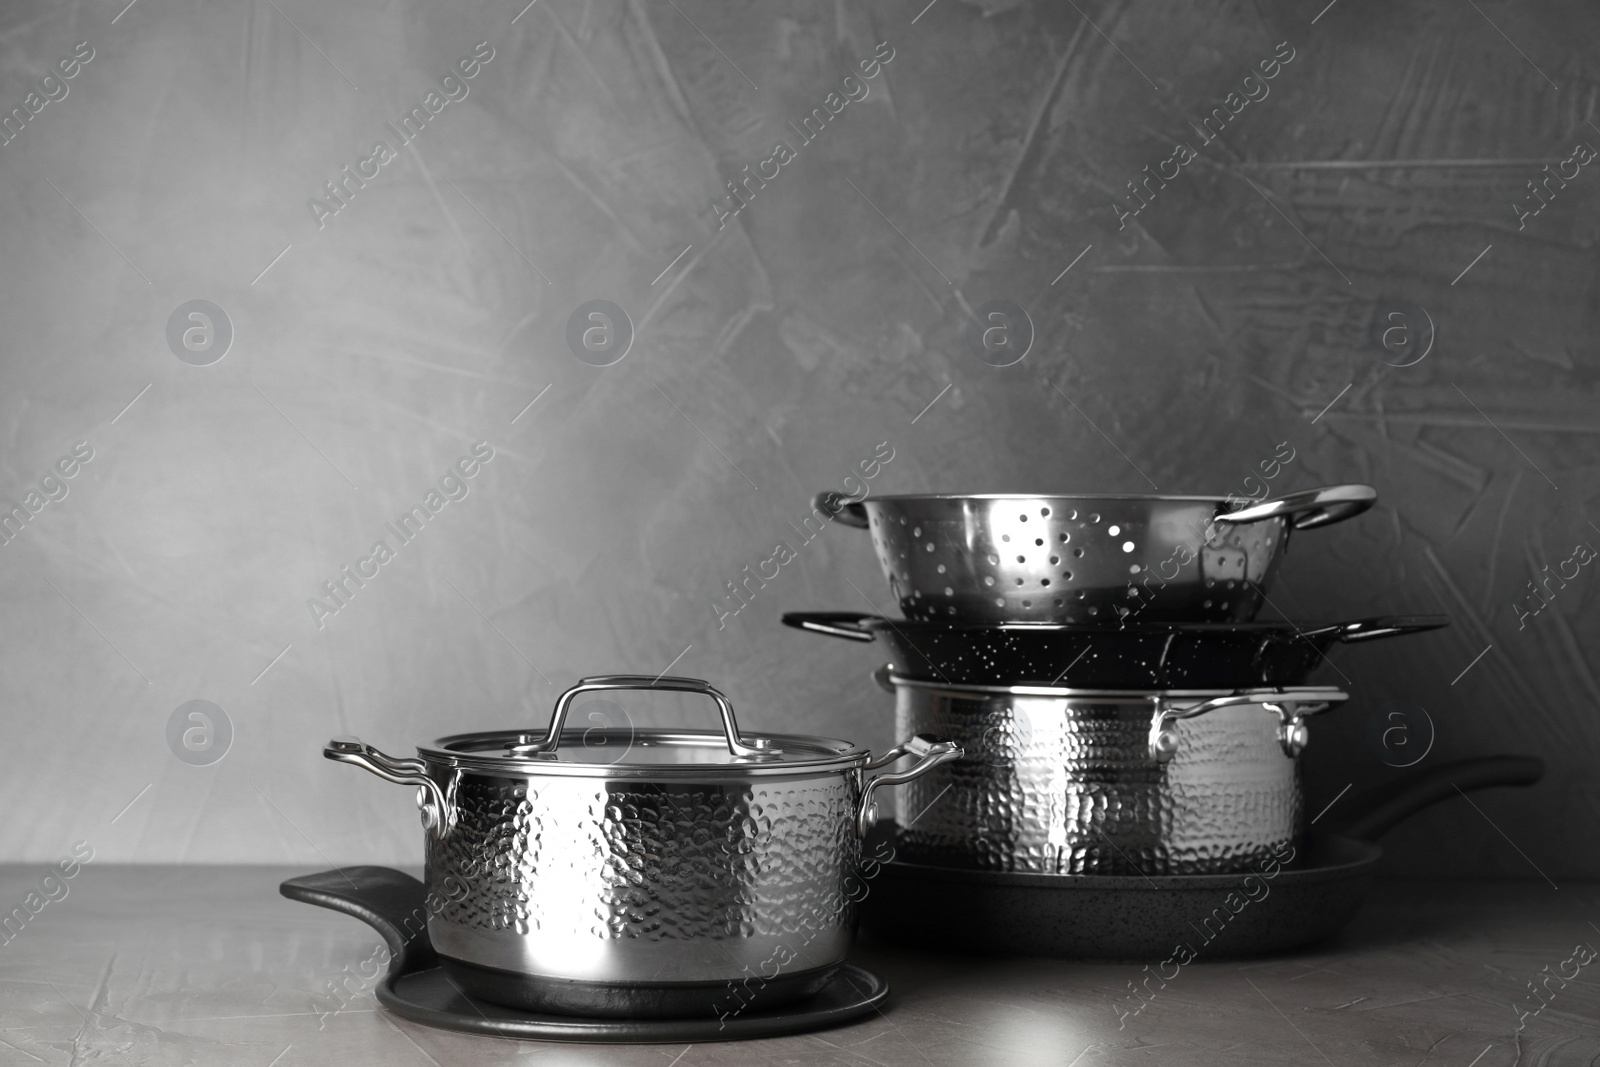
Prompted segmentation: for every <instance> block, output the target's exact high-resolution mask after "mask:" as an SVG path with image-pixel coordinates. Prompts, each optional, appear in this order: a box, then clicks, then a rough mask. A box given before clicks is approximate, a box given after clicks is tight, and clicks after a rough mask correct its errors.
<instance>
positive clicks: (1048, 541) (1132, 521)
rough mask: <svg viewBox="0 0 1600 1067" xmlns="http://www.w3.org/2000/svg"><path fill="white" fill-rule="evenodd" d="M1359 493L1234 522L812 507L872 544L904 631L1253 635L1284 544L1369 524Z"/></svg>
mask: <svg viewBox="0 0 1600 1067" xmlns="http://www.w3.org/2000/svg"><path fill="white" fill-rule="evenodd" d="M1376 498H1377V493H1376V492H1375V491H1374V490H1373V489H1372V487H1370V486H1366V485H1336V486H1328V487H1325V488H1322V489H1309V490H1306V491H1305V492H1301V493H1294V494H1291V495H1288V496H1284V497H1281V498H1278V499H1276V500H1267V501H1263V502H1262V503H1259V504H1254V505H1252V506H1249V507H1245V508H1242V509H1237V510H1235V509H1232V508H1231V507H1230V500H1229V499H1228V498H1226V497H1210V496H1028V495H1015V494H984V495H977V496H946V495H916V496H884V497H876V498H874V499H871V500H863V501H851V500H848V499H846V498H844V497H841V496H840V495H839V494H838V493H820V494H818V496H817V497H816V500H815V505H816V507H817V508H818V509H820V510H822V511H824V512H826V513H828V514H831V515H833V516H834V517H835V518H837V519H838V520H839V521H840V522H843V523H844V524H845V525H847V526H857V527H860V528H862V529H867V530H870V531H871V533H872V544H873V548H874V549H876V550H877V553H878V563H879V564H880V565H881V566H882V568H883V573H884V576H885V577H886V578H888V580H889V587H890V589H891V590H893V592H894V595H895V597H896V598H898V599H899V601H900V609H901V611H903V612H904V613H905V616H906V618H908V619H921V620H929V621H932V620H939V621H945V622H964V623H978V624H983V625H990V624H994V623H1015V622H1037V623H1078V624H1116V623H1117V622H1119V621H1122V622H1129V621H1139V622H1248V621H1250V620H1251V619H1254V618H1255V616H1256V612H1258V611H1259V610H1260V608H1261V605H1262V603H1263V601H1264V597H1265V592H1264V591H1265V589H1266V587H1267V586H1268V585H1269V583H1270V582H1271V579H1272V574H1273V571H1274V570H1275V569H1276V567H1277V563H1278V560H1279V559H1280V557H1281V556H1282V555H1283V551H1284V548H1285V546H1286V545H1287V544H1288V540H1289V532H1290V530H1291V529H1293V530H1309V529H1313V528H1315V527H1318V526H1327V525H1330V524H1332V523H1335V522H1339V521H1341V520H1343V519H1347V518H1350V517H1351V516H1353V515H1358V514H1360V513H1361V512H1363V511H1366V510H1367V509H1368V508H1370V507H1371V506H1372V503H1373V501H1374V500H1375V499H1376Z"/></svg>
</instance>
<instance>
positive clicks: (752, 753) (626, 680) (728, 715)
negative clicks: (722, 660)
mask: <svg viewBox="0 0 1600 1067" xmlns="http://www.w3.org/2000/svg"><path fill="white" fill-rule="evenodd" d="M616 689H655V690H664V691H667V692H677V693H701V694H704V695H705V696H708V697H710V698H711V699H712V700H714V701H716V704H717V710H718V711H720V712H721V713H722V735H723V737H724V738H725V739H726V740H727V742H728V753H729V754H730V755H733V756H743V757H746V758H753V759H772V758H774V757H777V756H781V755H783V749H781V748H779V747H778V746H777V745H774V744H773V743H772V742H771V741H768V740H765V739H761V738H757V739H753V740H750V741H745V740H744V739H743V738H742V737H740V736H739V723H738V721H737V720H735V719H734V717H733V705H732V704H730V703H729V702H728V698H727V697H726V696H723V694H722V693H721V691H720V690H718V689H717V688H716V687H715V686H713V685H712V684H711V683H710V682H707V681H704V680H703V679H700V678H680V677H676V676H674V675H660V676H658V677H655V678H652V677H650V676H649V675H648V674H602V675H597V676H595V677H593V678H583V679H580V680H579V681H578V684H577V685H575V686H573V687H572V688H571V689H568V690H567V691H566V692H565V693H562V694H561V696H560V697H559V698H557V700H556V708H555V711H554V712H553V713H552V714H551V716H550V729H549V731H548V732H547V733H546V734H545V736H544V738H543V739H542V740H538V741H529V742H527V743H525V744H516V743H513V744H508V745H507V746H506V752H507V754H508V755H513V756H534V755H538V754H540V753H547V752H554V751H555V750H556V749H557V748H558V747H559V746H560V744H561V729H562V727H563V726H565V725H566V722H567V712H568V711H569V710H570V709H571V707H572V702H573V700H574V699H576V698H577V697H578V696H579V695H581V694H583V693H600V692H606V691H609V690H616Z"/></svg>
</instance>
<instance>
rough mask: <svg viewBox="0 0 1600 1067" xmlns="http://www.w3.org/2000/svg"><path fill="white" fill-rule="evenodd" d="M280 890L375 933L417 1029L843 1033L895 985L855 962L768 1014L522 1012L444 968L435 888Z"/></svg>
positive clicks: (350, 875)
mask: <svg viewBox="0 0 1600 1067" xmlns="http://www.w3.org/2000/svg"><path fill="white" fill-rule="evenodd" d="M278 892H280V893H282V894H283V895H284V896H286V897H288V898H289V899H290V900H299V901H304V902H305V903H307V904H314V905H316V906H317V907H319V908H331V909H332V910H334V911H340V912H344V913H345V914H346V915H352V916H354V917H355V918H357V919H360V920H361V921H362V922H364V923H366V924H367V925H368V926H370V927H372V928H373V929H374V930H376V931H377V932H378V933H379V934H380V935H382V937H383V939H384V941H386V942H387V943H388V947H389V953H390V955H389V970H388V973H387V974H385V975H383V976H382V977H375V979H374V980H375V982H376V986H375V989H374V991H375V992H376V994H377V998H378V1003H380V1004H382V1005H383V1006H384V1007H385V1008H388V1009H389V1010H390V1011H392V1012H394V1013H395V1014H396V1015H399V1016H402V1017H404V1018H407V1019H410V1020H412V1021H413V1022H419V1023H424V1024H426V1025H428V1026H437V1027H440V1028H441V1029H445V1030H460V1031H464V1032H466V1033H474V1034H489V1035H492V1036H495V1037H503V1038H517V1039H520V1040H533V1041H592V1042H600V1043H621V1044H702V1043H705V1042H710V1041H735V1040H741V1039H745V1038H759V1037H777V1036H779V1035H781V1034H798V1033H805V1032H806V1031H810V1030H823V1029H826V1028H828V1027H832V1026H839V1025H841V1024H842V1023H846V1022H849V1021H850V1020H852V1019H856V1018H859V1017H861V1016H863V1015H870V1014H872V1013H874V1012H881V1010H882V1007H881V1006H882V1004H883V1001H884V998H885V997H887V996H888V995H889V984H888V983H887V982H885V981H884V980H883V979H882V978H880V977H878V976H877V975H876V974H873V973H872V972H871V971H869V970H867V969H866V968H864V967H859V966H857V965H855V964H853V963H846V964H845V965H844V966H843V967H841V968H840V969H839V971H838V973H837V974H835V976H834V977H833V978H832V979H831V980H830V981H829V982H828V984H827V985H826V986H824V987H823V988H822V990H821V991H820V992H818V993H817V995H816V996H814V997H812V998H810V999H809V1000H805V1001H802V1002H800V1003H798V1004H791V1005H786V1006H783V1007H779V1008H770V1009H767V1010H764V1011H755V1010H751V1011H731V1012H726V1013H724V1014H723V1015H722V1016H721V1017H709V1016H704V1017H696V1018H689V1019H597V1018H586V1017H584V1016H579V1015H556V1014H553V1013H542V1012H528V1011H518V1010H516V1009H515V1008H503V1007H501V1006H499V1005H498V1004H491V1003H490V1002H488V1001H486V1000H478V999H476V998H475V997H472V996H469V995H468V994H466V993H465V992H463V991H462V990H461V988H460V987H458V986H457V985H456V984H455V982H454V981H453V980H452V979H451V978H450V976H449V975H448V974H447V973H445V971H443V970H442V969H440V967H439V957H438V955H437V954H436V953H435V952H434V950H433V945H432V943H431V942H430V941H429V940H428V931H427V927H426V926H425V925H423V924H424V922H425V920H426V917H427V915H428V914H429V907H428V898H427V893H426V887H424V886H423V884H422V883H421V882H419V881H417V879H415V878H413V877H412V876H411V875H409V874H406V873H404V872H403V871H397V870H394V869H393V868H390V867H345V868H343V869H339V868H335V869H334V870H331V871H322V872H320V873H318V874H306V875H301V876H300V877H298V878H290V879H289V880H288V881H286V882H284V883H283V884H282V885H280V886H279V887H278ZM347 970H348V968H347ZM355 977H357V978H358V979H359V978H362V977H365V976H363V975H355ZM348 981H349V979H348V978H346V983H347V985H348ZM729 986H730V988H731V987H732V983H729ZM732 1003H737V1001H732ZM341 1010H342V1009H341Z"/></svg>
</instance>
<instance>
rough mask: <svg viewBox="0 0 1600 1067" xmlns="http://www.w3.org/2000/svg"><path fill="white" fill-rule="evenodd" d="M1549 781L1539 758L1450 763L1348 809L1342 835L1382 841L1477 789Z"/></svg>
mask: <svg viewBox="0 0 1600 1067" xmlns="http://www.w3.org/2000/svg"><path fill="white" fill-rule="evenodd" d="M1543 777H1544V760H1542V759H1540V758H1539V757H1537V756H1482V757H1479V758H1477V759H1464V760H1457V761H1456V762H1454V763H1444V764H1441V765H1439V766H1437V767H1432V768H1430V769H1428V770H1426V771H1417V772H1415V773H1412V774H1408V775H1406V776H1405V777H1404V778H1402V779H1400V780H1399V781H1397V782H1388V783H1385V784H1384V785H1380V786H1375V787H1373V788H1371V789H1368V790H1366V791H1365V792H1363V793H1360V794H1358V795H1357V796H1355V797H1353V798H1352V799H1351V800H1350V802H1349V803H1348V804H1347V805H1346V806H1345V809H1344V811H1343V813H1342V814H1343V819H1341V820H1340V822H1338V823H1336V824H1335V827H1336V832H1337V833H1340V834H1343V835H1344V836H1346V837H1354V838H1357V839H1359V840H1362V841H1376V840H1377V839H1378V838H1380V837H1382V836H1383V835H1384V834H1386V833H1388V832H1389V831H1390V830H1392V829H1394V828H1395V827H1396V826H1398V825H1400V824H1401V823H1402V822H1405V821H1406V820H1407V819H1409V818H1411V816H1413V815H1415V814H1416V813H1417V812H1419V811H1421V810H1422V809H1424V808H1427V807H1431V806H1432V805H1434V804H1437V803H1438V802H1439V801H1441V800H1449V799H1450V798H1451V797H1454V796H1458V795H1460V794H1461V793H1465V792H1467V791H1469V790H1474V789H1491V788H1493V787H1495V786H1502V785H1533V784H1534V783H1536V782H1538V781H1539V780H1540V779H1541V778H1543Z"/></svg>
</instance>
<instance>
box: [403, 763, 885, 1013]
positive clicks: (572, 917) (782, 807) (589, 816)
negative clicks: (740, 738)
mask: <svg viewBox="0 0 1600 1067" xmlns="http://www.w3.org/2000/svg"><path fill="white" fill-rule="evenodd" d="M435 771H436V772H438V773H440V774H441V775H445V774H448V773H450V772H449V771H447V769H445V768H443V767H436V768H435ZM860 796H861V781H860V774H859V772H857V771H851V772H848V773H831V774H826V775H817V774H814V773H813V774H811V775H809V776H792V777H785V776H777V777H767V778H757V779H752V780H749V781H746V782H743V783H738V784H707V783H696V782H676V783H672V782H669V783H650V782H638V781H628V780H607V779H601V778H580V777H556V776H550V777H531V778H529V777H520V776H506V777H500V776H493V775H489V774H483V773H474V772H462V773H461V777H460V779H459V781H458V783H457V785H456V789H455V799H454V802H455V808H456V813H457V814H456V823H455V825H454V827H453V828H452V829H451V830H450V832H449V833H448V834H446V835H445V836H444V837H443V838H442V839H439V840H434V839H433V838H432V837H431V836H430V838H429V843H428V884H429V885H430V886H431V887H434V889H435V892H436V893H440V894H443V895H445V896H447V897H448V896H449V893H448V892H447V889H448V887H451V886H454V885H455V884H456V883H459V886H460V887H464V888H458V889H456V890H455V896H456V897H457V899H454V900H449V901H448V902H447V903H445V904H444V906H443V907H442V909H441V910H440V911H439V912H438V913H437V914H436V915H434V916H432V917H431V918H430V920H429V925H428V930H429V933H430V935H431V937H432V939H433V943H434V945H435V947H436V948H437V949H438V950H439V951H440V952H441V953H442V954H444V955H446V956H450V957H454V958H456V959H460V960H464V961H466V962H468V963H476V964H481V965H483V966H487V967H498V968H502V969H506V970H513V971H519V972H522V973H527V974H533V975H540V976H546V977H558V978H568V979H573V980H577V981H597V982H612V981H622V982H638V981H650V982H661V981H711V980H722V979H732V978H736V977H748V976H750V975H753V974H756V973H758V971H759V973H762V974H767V975H769V976H770V972H771V971H772V969H773V967H774V966H776V965H778V964H781V966H782V968H783V970H784V972H785V973H793V972H798V971H802V970H807V969H810V968H814V967H822V966H827V965H830V964H833V963H837V962H839V961H841V960H843V958H844V956H845V953H846V951H847V950H848V947H849V942H850V939H851V937H852V935H853V933H854V926H855V921H856V906H855V904H854V902H853V901H852V899H851V896H852V889H853V884H854V881H855V878H856V868H857V863H858V861H859V856H860V841H859V839H858V838H857V836H856V832H855V811H856V804H857V802H858V801H859V799H860ZM447 876H454V879H455V881H454V882H451V881H448V880H447ZM854 895H856V896H859V895H860V894H859V892H857V893H855V894H854ZM774 960H777V961H778V964H775V963H774V962H773V961H774ZM763 966H764V967H765V968H766V970H760V968H762V967H763Z"/></svg>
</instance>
